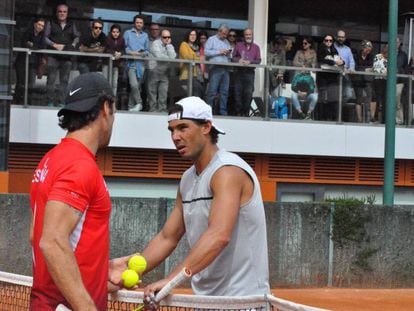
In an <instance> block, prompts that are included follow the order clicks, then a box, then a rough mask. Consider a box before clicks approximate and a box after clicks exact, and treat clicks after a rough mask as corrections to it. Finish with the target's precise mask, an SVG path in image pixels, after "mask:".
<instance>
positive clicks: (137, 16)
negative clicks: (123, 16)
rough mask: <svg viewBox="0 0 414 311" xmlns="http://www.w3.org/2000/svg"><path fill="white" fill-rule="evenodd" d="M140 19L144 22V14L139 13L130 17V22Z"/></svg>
mask: <svg viewBox="0 0 414 311" xmlns="http://www.w3.org/2000/svg"><path fill="white" fill-rule="evenodd" d="M137 18H139V19H142V21H143V22H145V19H144V16H142V15H141V14H137V15H135V16H134V18H133V19H132V22H133V23H134V24H135V21H136V19H137Z"/></svg>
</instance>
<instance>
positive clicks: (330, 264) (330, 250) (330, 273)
mask: <svg viewBox="0 0 414 311" xmlns="http://www.w3.org/2000/svg"><path fill="white" fill-rule="evenodd" d="M334 210H335V203H333V202H332V203H331V204H330V206H329V248H328V287H332V284H333V282H332V279H333V255H334V243H333V240H332V236H333V213H334Z"/></svg>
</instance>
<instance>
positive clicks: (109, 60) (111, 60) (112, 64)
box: [108, 56, 116, 96]
mask: <svg viewBox="0 0 414 311" xmlns="http://www.w3.org/2000/svg"><path fill="white" fill-rule="evenodd" d="M113 59H114V57H113V56H110V57H108V82H109V84H110V85H111V86H112V84H113V82H114V81H112V78H113V75H112V71H113V66H114V63H113ZM114 95H115V96H116V94H114Z"/></svg>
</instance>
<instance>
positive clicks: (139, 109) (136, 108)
mask: <svg viewBox="0 0 414 311" xmlns="http://www.w3.org/2000/svg"><path fill="white" fill-rule="evenodd" d="M141 110H142V104H136V105H135V106H134V107H132V108H130V109H129V111H141Z"/></svg>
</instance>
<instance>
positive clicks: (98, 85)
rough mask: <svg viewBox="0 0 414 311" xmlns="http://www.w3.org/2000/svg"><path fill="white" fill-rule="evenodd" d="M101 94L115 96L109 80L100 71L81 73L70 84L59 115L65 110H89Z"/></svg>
mask: <svg viewBox="0 0 414 311" xmlns="http://www.w3.org/2000/svg"><path fill="white" fill-rule="evenodd" d="M101 95H109V96H114V94H113V92H112V88H111V85H110V84H109V82H108V80H107V79H106V78H105V77H104V76H103V75H102V74H101V73H98V72H88V73H84V74H81V75H79V76H78V77H76V78H75V79H74V80H73V81H72V82H71V83H70V84H69V85H68V89H67V92H66V98H65V106H64V107H63V108H62V109H60V110H59V112H58V116H59V117H60V116H61V115H63V114H65V111H76V112H86V111H89V110H91V109H92V108H93V107H94V106H95V105H96V100H97V99H98V97H99V96H101Z"/></svg>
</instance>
